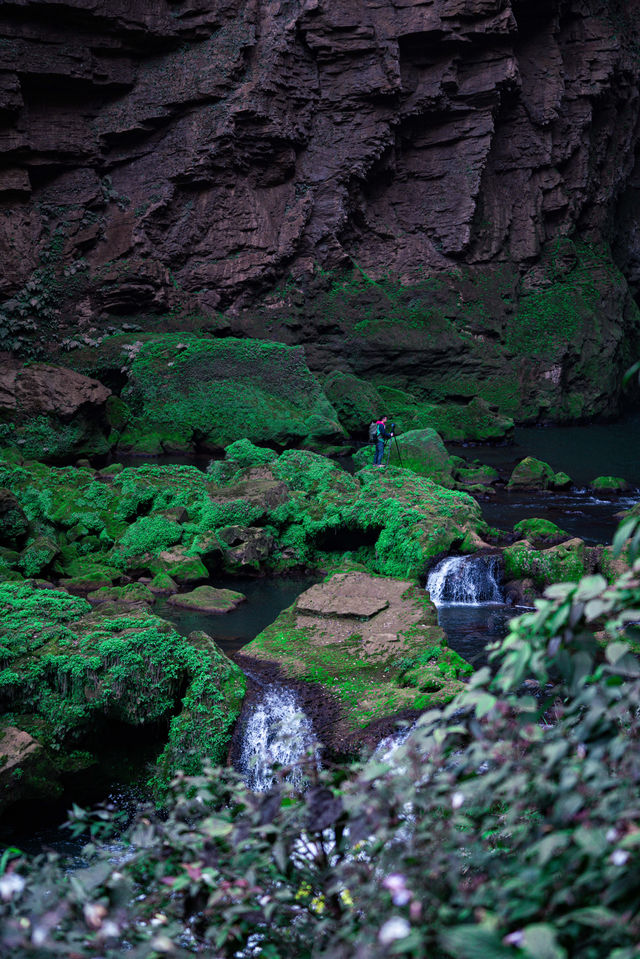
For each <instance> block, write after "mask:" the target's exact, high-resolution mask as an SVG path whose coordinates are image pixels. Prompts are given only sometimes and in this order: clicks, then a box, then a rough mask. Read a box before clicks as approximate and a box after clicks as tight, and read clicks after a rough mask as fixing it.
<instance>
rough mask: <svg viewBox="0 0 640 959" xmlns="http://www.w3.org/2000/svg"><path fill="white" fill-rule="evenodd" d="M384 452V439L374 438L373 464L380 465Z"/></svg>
mask: <svg viewBox="0 0 640 959" xmlns="http://www.w3.org/2000/svg"><path fill="white" fill-rule="evenodd" d="M383 454H384V440H376V455H375V457H374V459H373V465H374V466H380V465H381V463H382V456H383Z"/></svg>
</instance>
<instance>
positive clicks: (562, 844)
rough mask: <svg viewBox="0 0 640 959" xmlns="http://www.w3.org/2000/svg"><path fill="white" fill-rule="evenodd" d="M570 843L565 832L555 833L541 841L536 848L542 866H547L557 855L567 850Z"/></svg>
mask: <svg viewBox="0 0 640 959" xmlns="http://www.w3.org/2000/svg"><path fill="white" fill-rule="evenodd" d="M568 843H569V836H568V835H567V833H564V832H554V833H551V835H549V836H545V837H544V839H541V840H540V842H539V843H538V844H537V846H536V847H535V850H536V851H537V853H538V862H539V863H540V865H541V866H545V865H546V864H547V863H548V862H549V860H550V859H553V858H554V856H556V855H557V853H559V852H561V851H562V850H563V849H566V847H567V845H568Z"/></svg>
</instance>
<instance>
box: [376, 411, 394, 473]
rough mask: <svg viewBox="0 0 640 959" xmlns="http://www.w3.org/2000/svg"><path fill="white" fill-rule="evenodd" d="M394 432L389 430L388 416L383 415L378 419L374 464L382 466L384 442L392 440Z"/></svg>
mask: <svg viewBox="0 0 640 959" xmlns="http://www.w3.org/2000/svg"><path fill="white" fill-rule="evenodd" d="M392 437H393V433H388V432H387V417H386V416H382V417H380V419H379V420H377V421H376V455H375V456H374V458H373V465H374V466H382V457H383V455H384V442H385V440H390V439H391V438H392Z"/></svg>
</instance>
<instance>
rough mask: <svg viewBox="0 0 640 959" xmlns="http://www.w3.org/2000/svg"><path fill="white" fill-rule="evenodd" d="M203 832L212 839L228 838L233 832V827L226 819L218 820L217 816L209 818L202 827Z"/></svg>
mask: <svg viewBox="0 0 640 959" xmlns="http://www.w3.org/2000/svg"><path fill="white" fill-rule="evenodd" d="M200 828H201V829H202V831H203V832H204V833H205V834H206V835H207V836H210V837H211V838H212V839H219V838H222V837H223V836H228V835H229V833H230V832H232V831H233V825H232V824H231V823H230V822H227V820H226V819H217V818H216V817H215V816H209V817H208V818H207V819H205V820H204V821H203V823H202V826H201V827H200Z"/></svg>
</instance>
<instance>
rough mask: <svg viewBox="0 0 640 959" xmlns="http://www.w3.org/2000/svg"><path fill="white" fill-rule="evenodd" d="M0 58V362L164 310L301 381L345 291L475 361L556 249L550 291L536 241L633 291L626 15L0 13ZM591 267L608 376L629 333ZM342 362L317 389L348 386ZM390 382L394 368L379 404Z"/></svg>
mask: <svg viewBox="0 0 640 959" xmlns="http://www.w3.org/2000/svg"><path fill="white" fill-rule="evenodd" d="M0 36H1V37H2V39H1V40H0V71H1V72H0V110H1V113H0V117H1V118H2V121H3V126H2V130H1V131H0V152H1V154H2V169H1V171H0V190H1V191H2V192H1V193H0V204H1V206H0V243H1V244H2V248H3V263H2V266H3V268H2V272H1V276H0V293H1V294H2V297H3V298H4V300H5V304H4V309H3V312H2V314H0V335H3V336H4V341H3V345H4V346H5V348H7V347H8V348H10V349H14V350H17V351H21V350H24V349H25V348H26V347H28V345H29V344H30V343H31V344H32V343H33V339H34V333H35V336H36V338H37V339H38V340H40V339H42V338H43V336H48V337H50V338H51V339H53V340H54V341H58V342H62V341H66V342H67V345H68V342H69V339H70V338H71V339H72V338H73V336H74V335H75V336H77V334H78V333H80V334H82V335H85V334H88V331H89V330H98V331H99V330H101V329H103V328H109V327H110V328H112V329H120V328H121V321H122V318H123V317H125V316H126V317H129V316H135V317H136V321H135V322H137V323H138V325H141V326H142V328H143V329H144V328H146V322H147V321H146V320H144V319H142V320H141V319H140V317H141V316H143V315H144V316H147V317H149V316H153V315H161V314H163V312H167V311H171V310H173V312H174V314H175V311H176V309H178V308H180V309H183V310H186V311H187V312H188V311H191V312H192V313H193V311H195V312H196V313H199V314H200V315H203V316H206V315H212V314H214V313H215V312H216V311H220V312H224V313H225V314H226V319H225V320H224V321H223V323H226V324H228V329H229V330H230V331H231V332H238V331H241V332H244V333H249V334H252V335H261V336H273V337H275V338H280V339H284V340H285V341H288V342H306V343H307V346H308V347H309V349H308V353H309V358H310V362H311V364H312V365H316V367H318V368H326V367H327V365H330V364H329V363H328V361H327V347H326V344H327V343H328V342H330V341H331V336H333V337H334V339H335V343H333V345H332V346H331V350H333V354H334V355H337V356H339V355H340V354H343V353H344V349H343V348H342V349H341V348H340V343H342V344H344V342H345V336H347V334H348V333H349V331H348V330H347V329H346V328H345V327H344V323H343V319H342V318H338V319H337V318H336V317H335V316H333V317H329V319H327V315H326V312H325V313H324V314H323V316H322V317H320V318H319V319H318V317H317V316H316V314H315V313H314V310H315V306H314V304H316V303H317V302H318V297H322V296H324V295H326V294H327V292H328V291H330V290H331V289H332V288H333V287H332V285H331V284H332V283H333V284H334V285H335V282H334V281H335V276H339V275H340V274H341V271H342V272H343V271H345V270H346V271H353V270H354V269H355V271H356V275H357V276H360V277H364V278H365V280H366V283H369V284H370V283H371V282H374V283H375V282H376V281H379V280H381V278H386V279H385V282H387V283H389V282H391V283H393V284H395V288H394V289H395V292H396V293H397V292H398V291H400V293H399V295H400V304H401V307H400V309H401V312H402V302H404V301H403V300H402V296H403V295H404V293H405V292H406V291H407V290H410V291H411V290H414V291H416V290H417V291H418V292H417V294H415V295H417V296H418V299H419V300H420V302H421V303H423V305H425V304H426V305H425V310H426V311H427V313H428V312H429V310H431V311H432V312H433V307H434V303H435V304H436V305H437V304H438V303H439V304H440V307H441V310H440V313H442V315H444V317H445V319H447V320H448V321H449V322H452V323H453V324H454V326H456V324H457V326H456V329H458V328H459V329H458V333H457V334H456V335H458V334H459V333H460V329H463V330H466V331H467V333H466V334H465V335H468V336H469V337H471V338H472V339H473V338H474V337H475V341H477V338H478V337H482V338H484V341H485V342H486V341H487V340H488V341H489V342H494V341H495V343H498V341H499V344H500V348H501V353H500V356H501V357H502V356H503V354H504V350H505V349H507V352H508V349H509V346H508V343H507V342H506V340H505V337H507V332H506V331H508V329H509V326H510V324H511V319H510V317H511V315H512V314H513V313H514V311H515V312H516V313H517V312H518V308H519V307H518V305H520V306H521V301H522V297H523V296H525V295H531V294H534V293H535V294H539V293H540V292H541V291H544V290H548V289H549V287H550V286H552V285H553V284H554V283H556V281H557V280H558V278H559V277H560V278H562V277H565V279H566V276H567V275H568V274H570V273H571V271H572V270H573V265H574V263H575V259H576V255H575V251H571V250H569V252H568V253H567V250H566V249H564V248H563V250H562V257H561V261H562V262H561V265H560V268H559V271H558V269H557V268H556V267H557V262H558V256H557V255H556V253H557V250H558V249H559V247H558V245H557V243H556V241H557V240H558V239H559V238H563V237H571V238H572V239H573V240H578V241H588V242H591V243H595V244H596V245H597V246H598V249H599V250H600V252H602V251H603V250H605V245H606V244H607V243H612V244H613V245H614V252H615V256H616V259H617V261H618V263H619V264H620V265H621V266H622V267H623V269H624V270H625V271H626V274H627V276H628V278H629V279H630V281H631V282H632V283H633V284H634V286H635V285H636V284H637V283H638V281H639V280H640V232H639V230H638V226H637V223H638V219H637V217H636V215H635V211H636V209H640V202H639V201H638V197H639V196H640V188H639V184H640V173H639V172H638V169H636V164H635V159H636V152H637V144H638V130H639V102H640V101H639V95H638V77H639V75H640V62H639V58H638V42H639V36H640V9H639V7H638V4H637V3H635V2H633V3H626V2H623V0H620V2H618V0H538V2H536V3H535V4H534V3H532V2H531V0H248V2H246V0H178V2H168V0H131V2H126V0H64V2H60V0H5V2H4V3H3V5H2V7H1V8H0ZM638 168H639V169H640V164H639V165H638ZM554 244H555V245H554ZM603 244H604V245H603ZM554 251H555V252H554ZM602 255H603V256H604V257H605V259H606V258H607V256H608V254H606V251H605V252H604V253H603V254H602ZM550 257H551V260H550ZM567 257H568V259H567ZM578 259H579V256H578ZM551 261H552V263H553V264H555V265H553V266H552V268H550V267H549V262H551ZM609 267H611V263H610V262H608V263H607V270H606V271H605V272H607V271H608V272H607V277H608V279H606V281H603V285H602V297H601V299H602V302H603V303H605V304H606V309H605V313H606V314H607V315H606V316H605V318H604V320H605V326H606V327H607V329H609V327H611V329H610V330H609V332H608V333H607V337H608V342H609V352H610V353H611V357H610V358H611V361H612V363H613V366H614V367H615V369H616V372H615V376H616V377H617V376H618V367H619V366H620V364H621V362H622V360H623V356H622V354H623V353H624V349H623V347H622V346H621V344H624V343H626V344H627V347H628V349H627V347H625V349H627V352H629V351H630V352H633V350H634V349H635V346H634V345H633V344H632V345H631V346H629V344H630V343H631V341H632V340H633V342H634V343H635V340H634V337H635V328H636V319H637V318H636V316H635V313H633V304H632V303H631V301H630V298H629V296H628V293H627V291H626V288H625V289H621V287H620V282H619V280H620V278H618V277H616V278H615V282H613V281H612V280H611V269H609ZM611 268H612V267H611ZM505 270H506V271H507V273H508V274H509V277H508V280H505V276H506V274H505V272H504V271H505ZM496 271H499V272H500V276H501V277H502V280H501V281H500V282H501V283H502V284H503V285H504V284H505V283H506V286H507V287H508V289H509V291H510V292H509V296H505V295H502V294H501V295H500V296H498V297H497V300H499V302H498V303H497V304H496V303H494V302H493V300H492V299H491V297H490V298H489V300H487V297H486V296H484V297H483V296H481V297H480V300H478V302H480V301H481V305H482V308H481V309H479V310H476V311H475V313H473V315H472V316H471V318H470V316H469V315H468V313H467V314H465V315H463V314H464V313H465V311H464V309H462V312H461V303H463V304H464V303H468V302H469V290H468V286H469V283H471V284H472V285H475V287H474V288H475V289H476V291H477V287H478V277H481V278H484V281H483V282H485V283H486V284H488V285H490V286H492V289H494V290H495V288H496V283H495V282H494V280H495V276H496ZM327 274H329V276H330V279H327ZM596 274H597V271H596ZM434 276H435V277H438V278H439V279H438V283H444V287H442V288H438V290H436V291H435V292H434V291H433V290H431V291H430V292H429V295H428V297H427V299H426V300H425V296H426V293H425V292H424V289H423V287H421V286H420V284H423V285H424V280H425V277H434ZM442 278H445V279H444V280H442ZM563 282H564V281H563ZM278 284H280V287H281V288H280V289H279V291H278V293H277V295H276V296H275V297H274V296H273V295H272V296H271V300H270V302H269V299H268V294H269V292H270V291H271V292H272V291H273V289H274V287H277V285H278ZM499 286H500V283H498V287H499ZM622 286H623V287H624V283H623V284H622ZM445 288H446V289H445ZM421 290H422V292H420V291H421ZM465 291H466V292H465ZM366 292H367V295H368V293H370V290H369V291H366ZM565 292H566V291H565ZM503 293H504V291H503ZM583 293H584V291H583V290H582V288H581V293H580V295H583ZM394 295H395V294H394ZM300 296H303V297H304V298H305V301H306V303H307V307H308V308H307V307H305V312H306V313H307V314H308V315H309V316H310V317H311V321H310V325H308V326H305V324H304V323H301V322H299V320H298V319H296V316H297V314H296V310H297V311H298V313H300V309H301V308H300V304H299V302H298V301H297V300H296V297H298V300H299V297H300ZM388 296H389V293H388V291H387V297H388ZM492 296H493V299H496V297H495V296H494V295H493V293H492ZM421 297H422V298H421ZM265 298H266V299H265ZM420 298H421V299H420ZM434 298H435V299H434ZM414 299H415V296H414ZM477 299H478V298H477V297H476V300H477ZM427 300H428V302H427ZM471 300H472V301H473V302H475V300H473V292H472V293H471ZM507 300H509V301H510V302H511V303H512V304H514V303H515V304H516V306H515V307H513V308H512V307H509V306H507V307H504V303H505V302H506V301H507ZM409 301H411V296H409ZM291 303H293V314H295V315H294V319H293V320H292V319H291V315H292V314H291V310H290V308H289V307H290V304H291ZM296 303H297V304H298V305H297V306H296ZM427 307H428V308H427ZM590 309H591V310H592V312H593V309H595V307H594V306H593V304H592V305H591V306H590ZM456 311H457V312H456ZM338 312H340V311H338ZM347 312H348V310H347ZM385 312H386V313H388V312H389V309H388V306H385V304H384V302H383V303H382V304H381V305H380V306H379V308H378V307H376V308H375V309H374V314H375V316H374V317H373V319H374V321H375V322H372V323H371V324H370V329H369V330H368V331H366V332H367V336H366V337H364V336H360V340H363V341H364V340H367V342H371V340H372V336H373V340H374V341H375V335H374V334H375V329H376V328H377V327H376V323H377V321H378V320H379V319H380V318H381V317H383V315H384V314H385ZM423 312H424V311H423ZM632 313H633V316H632V318H631V319H630V316H631V314H632ZM483 317H484V318H483ZM625 317H626V319H625ZM114 318H116V319H114ZM118 318H119V319H118ZM361 318H362V317H361ZM405 320H406V310H405V311H404V313H403V315H402V317H401V325H402V323H403V322H405ZM218 322H219V321H218ZM405 325H406V324H405ZM560 325H561V326H562V322H560ZM587 325H589V324H587ZM591 325H592V324H591ZM414 326H415V324H414ZM269 327H271V329H269ZM422 327H423V332H424V333H425V334H427V333H428V332H429V323H427V322H426V321H424V322H423V323H422ZM327 331H329V333H330V334H331V336H330V337H329V339H328V340H327V339H326V337H325V333H326V332H327ZM351 332H353V331H351ZM360 333H363V330H362V329H361V330H360ZM573 333H574V330H571V331H569V334H568V336H567V338H566V339H567V341H568V340H569V339H570V337H571V336H572V335H573ZM609 333H610V334H611V335H610V336H609ZM585 335H586V334H585ZM590 335H591V336H592V337H593V331H591V334H590ZM630 335H631V340H630V339H629V336H630ZM385 336H386V334H385ZM385 336H382V339H380V338H379V339H378V341H375V344H374V352H375V351H379V350H382V352H383V357H384V358H385V360H387V359H389V358H390V356H391V354H390V353H389V351H388V349H387V347H386V346H385V345H384V344H385V342H386V340H385ZM435 336H436V339H437V336H438V330H437V329H436V330H435ZM392 338H393V337H392ZM612 338H613V339H612ZM356 339H357V337H356ZM387 339H388V337H387ZM414 339H415V337H414ZM383 341H384V342H383ZM412 342H413V341H412ZM421 342H422V345H421V346H420V347H419V350H418V352H419V353H420V355H421V356H422V359H423V361H424V363H425V364H426V363H429V362H431V360H430V356H431V354H429V353H428V344H426V343H425V342H424V338H423V341H421ZM598 342H600V341H598ZM336 343H337V344H338V346H337V349H336ZM467 345H468V344H467ZM360 346H362V344H360ZM360 346H358V348H357V349H356V351H355V352H356V354H357V356H356V357H355V359H354V361H353V362H349V363H346V362H344V361H342V362H341V363H339V364H338V365H342V366H344V367H347V368H354V369H355V370H356V372H361V373H365V374H367V373H371V372H376V370H375V368H374V367H372V366H371V364H368V363H367V361H366V360H365V359H363V357H364V356H365V354H366V352H367V350H366V348H365V347H364V346H362V348H360ZM316 347H317V349H316ZM414 347H415V344H413V346H412V349H413V348H414ZM597 349H599V346H598V347H597ZM424 350H427V354H424ZM523 350H524V353H527V349H526V343H525V347H524V348H522V347H521V344H520V345H518V344H516V345H515V346H514V347H513V349H512V352H513V353H514V355H515V353H522V352H523ZM621 350H622V352H621ZM465 351H466V352H465ZM405 352H406V351H405ZM456 352H458V353H464V354H465V356H466V355H467V353H468V349H467V347H466V346H465V345H464V343H463V345H462V347H460V349H457V348H456V349H454V350H453V351H452V350H451V348H450V346H449V348H448V355H449V356H452V355H453V356H454V357H455V354H456ZM528 352H529V353H531V352H532V351H531V350H529V351H528ZM534 352H535V351H534ZM556 352H557V351H556ZM405 359H406V357H405ZM496 362H497V363H498V365H499V364H500V362H502V360H501V359H498V360H496ZM558 363H560V372H558V371H557V370H556V372H555V373H550V374H549V376H548V377H547V379H548V380H549V383H552V380H553V377H556V379H557V380H558V383H557V384H556V385H557V386H558V389H561V388H563V386H562V383H560V380H561V379H562V377H564V378H565V381H566V375H565V372H563V368H562V356H558V355H556V354H555V353H553V351H551V352H549V350H547V351H546V354H545V357H544V362H542V366H540V367H539V369H538V368H537V367H536V369H537V373H536V374H535V375H536V376H537V375H538V374H539V375H540V376H542V372H544V371H546V372H548V371H549V370H553V369H556V367H557V366H558ZM414 365H415V364H414V363H413V361H411V362H409V364H408V365H407V363H406V362H404V363H403V361H402V359H400V360H399V362H398V364H397V369H396V373H397V375H398V377H399V379H398V382H399V383H400V384H402V383H403V382H404V381H406V380H407V379H408V378H409V377H411V378H415V375H416V371H415V370H414V369H413V366H414ZM374 366H375V364H374ZM541 371H542V372H541ZM418 373H419V371H418ZM481 375H482V376H483V375H485V373H483V372H482V370H480V368H479V367H478V368H477V369H475V372H474V376H475V377H476V380H477V378H478V376H481ZM517 375H520V373H518V374H517ZM581 375H582V374H581ZM514 376H516V373H514ZM474 382H475V381H474ZM422 385H423V387H424V388H425V389H427V388H431V387H430V384H429V383H428V382H427V381H426V380H423V381H422ZM547 385H548V384H547ZM566 385H567V384H566V382H564V387H566ZM613 386H614V392H615V384H613ZM470 389H471V387H470ZM454 392H455V391H454ZM458 392H459V393H461V395H468V393H469V392H470V391H469V390H467V391H465V390H461V391H460V390H459V391H458ZM443 395H452V393H451V390H449V392H448V393H447V391H446V390H444V391H443ZM493 399H494V400H495V399H496V397H493ZM498 399H499V398H498ZM554 403H555V400H554ZM507 405H508V404H507ZM543 405H544V404H543ZM533 406H534V407H535V409H534V408H533V407H532V410H531V411H526V410H524V408H523V407H522V403H520V406H518V403H512V404H511V408H512V410H515V411H516V413H517V412H518V410H519V411H520V413H522V415H526V416H535V415H538V414H539V413H540V409H541V408H542V407H541V406H540V404H538V405H537V406H536V404H535V403H534V405H533ZM603 409H606V403H605V404H604V406H603V404H602V402H599V401H594V402H593V403H591V406H589V404H587V405H586V406H584V405H583V407H582V408H581V409H580V410H578V409H577V408H576V409H575V410H574V411H573V415H580V414H590V413H592V412H598V411H602V410H603ZM565 413H566V415H572V414H571V412H570V411H568V410H567V411H565ZM565 413H563V414H562V415H565Z"/></svg>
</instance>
